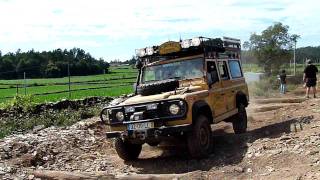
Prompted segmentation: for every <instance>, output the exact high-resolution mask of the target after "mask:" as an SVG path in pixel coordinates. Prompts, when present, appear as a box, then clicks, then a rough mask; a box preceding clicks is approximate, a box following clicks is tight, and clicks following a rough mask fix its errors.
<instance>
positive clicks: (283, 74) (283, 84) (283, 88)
mask: <svg viewBox="0 0 320 180" xmlns="http://www.w3.org/2000/svg"><path fill="white" fill-rule="evenodd" d="M279 78H280V93H282V94H285V93H286V88H287V87H286V84H287V82H286V78H287V75H286V70H282V71H281V73H280V75H279Z"/></svg>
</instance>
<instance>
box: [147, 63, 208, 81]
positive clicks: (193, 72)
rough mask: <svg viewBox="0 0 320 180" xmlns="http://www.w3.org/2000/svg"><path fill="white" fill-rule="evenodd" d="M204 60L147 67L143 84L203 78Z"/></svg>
mask: <svg viewBox="0 0 320 180" xmlns="http://www.w3.org/2000/svg"><path fill="white" fill-rule="evenodd" d="M203 76H204V74H203V59H202V58H194V59H189V60H182V61H177V62H173V63H168V64H161V65H155V66H147V67H145V68H144V69H143V72H142V79H141V80H142V83H145V82H150V81H161V80H166V79H182V80H183V79H193V78H201V77H203Z"/></svg>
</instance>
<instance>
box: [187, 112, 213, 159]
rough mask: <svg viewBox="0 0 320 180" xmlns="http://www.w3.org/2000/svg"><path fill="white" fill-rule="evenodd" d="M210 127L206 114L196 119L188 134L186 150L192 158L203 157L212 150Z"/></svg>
mask: <svg viewBox="0 0 320 180" xmlns="http://www.w3.org/2000/svg"><path fill="white" fill-rule="evenodd" d="M211 133H212V132H211V127H210V123H209V121H208V118H207V117H206V116H203V115H200V116H198V118H197V119H196V123H195V124H194V126H193V130H192V132H190V133H189V134H188V140H187V141H188V142H187V143H188V150H189V154H190V155H191V157H193V158H205V157H207V156H209V154H210V153H211V150H212V137H211Z"/></svg>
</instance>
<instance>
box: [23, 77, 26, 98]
mask: <svg viewBox="0 0 320 180" xmlns="http://www.w3.org/2000/svg"><path fill="white" fill-rule="evenodd" d="M23 79H24V95H27V79H26V72H23Z"/></svg>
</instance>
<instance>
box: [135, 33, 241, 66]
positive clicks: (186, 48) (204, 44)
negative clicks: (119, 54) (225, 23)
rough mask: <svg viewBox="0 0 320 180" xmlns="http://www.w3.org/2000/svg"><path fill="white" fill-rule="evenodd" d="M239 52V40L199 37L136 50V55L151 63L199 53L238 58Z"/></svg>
mask: <svg viewBox="0 0 320 180" xmlns="http://www.w3.org/2000/svg"><path fill="white" fill-rule="evenodd" d="M240 51H241V41H240V39H236V38H231V37H223V38H222V39H221V38H207V37H202V36H200V37H195V38H192V39H185V40H180V41H179V42H176V41H168V42H165V43H163V44H161V45H160V46H151V47H146V48H142V49H136V55H137V56H138V57H140V58H148V59H149V60H148V61H149V62H152V61H155V60H156V59H158V60H161V59H172V58H176V57H184V56H189V55H195V54H201V53H204V54H206V55H208V56H210V57H220V55H221V56H224V55H226V56H229V57H230V56H231V57H233V56H234V57H236V56H238V57H239V54H240ZM170 57H171V58H170ZM150 59H154V60H150Z"/></svg>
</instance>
